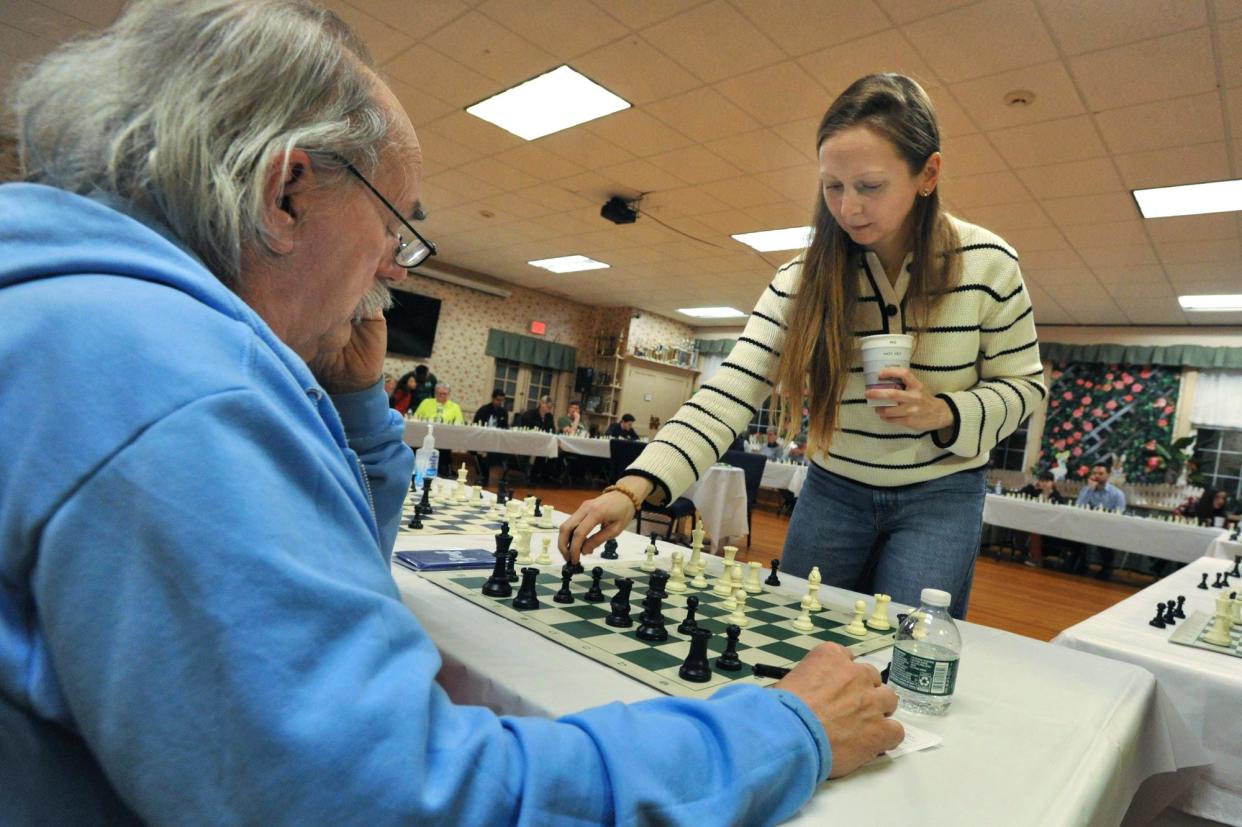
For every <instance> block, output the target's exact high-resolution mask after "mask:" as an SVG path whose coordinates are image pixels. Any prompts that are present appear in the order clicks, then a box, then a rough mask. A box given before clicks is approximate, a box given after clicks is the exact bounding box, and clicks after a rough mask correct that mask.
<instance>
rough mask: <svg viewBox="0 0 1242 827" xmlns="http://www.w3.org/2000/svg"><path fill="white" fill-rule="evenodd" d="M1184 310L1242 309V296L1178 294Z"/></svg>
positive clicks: (1219, 310)
mask: <svg viewBox="0 0 1242 827" xmlns="http://www.w3.org/2000/svg"><path fill="white" fill-rule="evenodd" d="M1177 301H1178V304H1180V305H1181V306H1182V310H1215V311H1216V312H1218V313H1220V312H1238V311H1242V296H1239V295H1233V296H1223V295H1222V296H1178V297H1177Z"/></svg>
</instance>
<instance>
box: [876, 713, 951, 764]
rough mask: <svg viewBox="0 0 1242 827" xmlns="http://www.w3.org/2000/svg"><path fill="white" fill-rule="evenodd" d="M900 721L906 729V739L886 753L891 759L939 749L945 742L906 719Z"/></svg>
mask: <svg viewBox="0 0 1242 827" xmlns="http://www.w3.org/2000/svg"><path fill="white" fill-rule="evenodd" d="M900 720H901V725H902V726H903V727H905V728H906V737H905V738H903V739H902V741H901V743H900V744H898V745H897V746H896V747H894V748H893V749H890V750H889V751H888V752H886V753H884V754H885V755H887V756H888V757H889V758H900V757H901V756H903V755H905V754H907V753H910V752H918V751H919V750H924V749H930V748H931V747H938V746H940V744H941V743H943V742H944V738H942V737H941V736H939V735H937V734H936V733H934V732H928V731H927V730H925V729H919V728H918V727H916V726H914V725H913V724H911V723H910V722H909V721H907V720H905V719H904V718H903V719H900Z"/></svg>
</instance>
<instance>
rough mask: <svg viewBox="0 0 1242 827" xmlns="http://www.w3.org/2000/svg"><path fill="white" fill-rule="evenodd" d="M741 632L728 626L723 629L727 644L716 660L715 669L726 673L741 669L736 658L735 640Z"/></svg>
mask: <svg viewBox="0 0 1242 827" xmlns="http://www.w3.org/2000/svg"><path fill="white" fill-rule="evenodd" d="M741 635H742V630H741V629H740V628H739V627H737V626H734V625H733V624H729V625H728V626H726V627H725V638H726V639H727V640H728V643H727V644H726V645H725V650H724V652H723V653H722V654H721V655H720V657H718V658H716V668H717V669H723V670H725V671H726V672H736V671H738V670H739V669H741V668H742V661H741V660H739V659H738V656H737V639H738V638H739V637H741Z"/></svg>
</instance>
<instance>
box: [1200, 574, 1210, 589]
mask: <svg viewBox="0 0 1242 827" xmlns="http://www.w3.org/2000/svg"><path fill="white" fill-rule="evenodd" d="M1207 587H1208V585H1207V572H1206V571H1205V572H1204V573H1203V579H1202V580H1200V581H1199V588H1201V589H1206V588H1207Z"/></svg>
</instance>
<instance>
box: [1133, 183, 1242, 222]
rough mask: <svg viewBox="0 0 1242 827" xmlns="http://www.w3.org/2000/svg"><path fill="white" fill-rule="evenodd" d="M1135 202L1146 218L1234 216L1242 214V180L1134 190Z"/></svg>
mask: <svg viewBox="0 0 1242 827" xmlns="http://www.w3.org/2000/svg"><path fill="white" fill-rule="evenodd" d="M1134 200H1135V201H1137V202H1138V206H1139V212H1141V213H1142V214H1143V217H1144V218H1168V217H1169V216H1172V215H1204V214H1205V213H1213V212H1234V211H1237V210H1242V180H1238V179H1234V180H1232V181H1212V182H1210V183H1207V184H1184V185H1182V186H1180V187H1155V188H1153V189H1146V190H1134Z"/></svg>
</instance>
